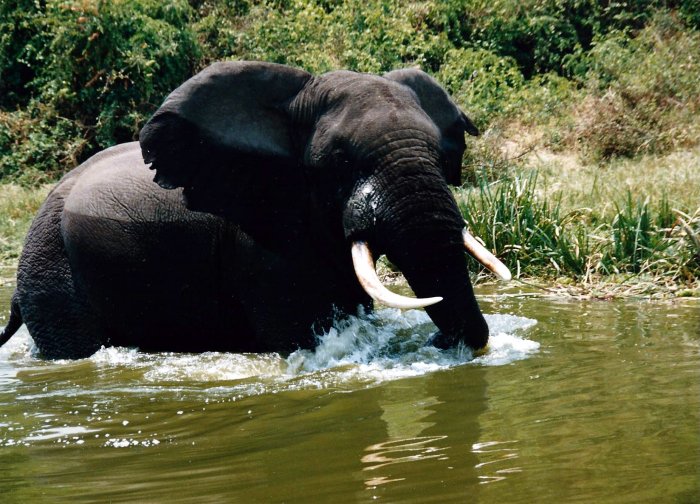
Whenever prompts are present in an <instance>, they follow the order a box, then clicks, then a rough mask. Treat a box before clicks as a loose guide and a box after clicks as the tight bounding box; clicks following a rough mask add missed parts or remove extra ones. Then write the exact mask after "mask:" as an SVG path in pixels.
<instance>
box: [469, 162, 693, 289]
mask: <svg viewBox="0 0 700 504" xmlns="http://www.w3.org/2000/svg"><path fill="white" fill-rule="evenodd" d="M698 159H700V155H699V153H698V152H697V151H695V152H693V153H678V154H675V155H672V156H666V157H664V158H658V157H657V158H650V157H646V158H641V159H639V160H637V161H630V160H628V161H624V162H616V163H611V164H609V165H603V166H596V167H589V166H580V165H578V163H576V162H572V161H571V159H569V160H568V161H566V162H562V161H559V162H557V163H555V162H553V161H552V160H548V161H546V162H541V163H539V168H534V167H533V166H532V165H533V163H532V161H531V162H530V163H529V165H530V168H523V167H522V166H521V167H519V168H516V169H513V170H511V174H510V176H508V177H506V178H504V179H501V180H499V181H496V182H492V181H489V180H488V179H487V178H482V179H479V180H478V184H477V186H476V187H472V188H467V189H460V190H457V191H456V197H457V200H458V203H459V204H460V207H461V209H462V211H463V213H464V215H465V219H466V220H467V222H468V223H469V226H470V228H471V229H472V231H473V232H474V233H475V234H476V235H478V236H480V237H481V238H482V239H483V241H484V242H485V244H486V246H487V247H489V248H490V249H492V250H494V251H495V252H496V253H497V254H498V256H499V257H500V258H501V259H502V260H503V261H504V262H505V263H506V265H508V267H509V268H511V270H512V271H513V273H514V274H515V275H516V277H519V278H533V277H536V278H548V279H550V280H558V279H562V278H568V279H570V280H573V281H576V282H579V283H582V284H591V283H594V282H601V281H603V279H610V278H613V277H614V278H615V279H616V282H618V283H620V282H628V281H630V280H631V279H635V280H640V281H642V280H643V281H645V282H652V283H657V284H659V285H671V284H672V285H674V286H676V287H677V286H687V287H690V288H691V289H697V288H698V283H699V282H700V194H699V192H700V174H698V171H699V170H697V169H695V170H693V169H692V167H693V165H695V166H697V160H698ZM535 165H536V163H535Z"/></svg>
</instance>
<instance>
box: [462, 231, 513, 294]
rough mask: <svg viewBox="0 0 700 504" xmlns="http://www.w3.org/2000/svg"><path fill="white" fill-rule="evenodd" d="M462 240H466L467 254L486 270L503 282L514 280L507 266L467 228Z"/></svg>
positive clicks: (463, 232)
mask: <svg viewBox="0 0 700 504" xmlns="http://www.w3.org/2000/svg"><path fill="white" fill-rule="evenodd" d="M462 239H463V240H464V248H465V249H467V252H469V253H470V254H471V255H472V256H473V257H474V259H476V260H477V261H479V262H480V263H481V264H483V265H484V266H485V267H486V269H488V270H489V271H492V272H493V273H494V274H495V275H496V276H498V277H499V278H501V280H505V281H506V282H508V281H510V279H511V278H513V276H512V275H511V274H510V270H509V269H508V268H507V267H506V265H505V264H503V263H502V262H501V261H500V260H499V259H498V258H497V257H496V256H495V255H493V254H492V253H491V252H489V251H488V250H487V249H486V247H484V246H483V245H482V244H481V243H479V241H478V240H477V239H476V238H474V236H473V235H472V234H471V233H470V232H469V231H467V228H466V227H465V228H464V229H462Z"/></svg>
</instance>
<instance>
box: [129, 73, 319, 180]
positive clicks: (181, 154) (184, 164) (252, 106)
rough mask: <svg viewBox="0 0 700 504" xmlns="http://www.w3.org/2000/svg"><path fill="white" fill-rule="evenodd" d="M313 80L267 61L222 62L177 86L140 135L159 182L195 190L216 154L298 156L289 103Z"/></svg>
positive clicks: (250, 160) (249, 159) (251, 162)
mask: <svg viewBox="0 0 700 504" xmlns="http://www.w3.org/2000/svg"><path fill="white" fill-rule="evenodd" d="M309 79H311V75H310V74H309V73H307V72H304V71H303V70H298V69H294V68H290V67H287V66H284V65H277V64H273V63H263V62H222V63H215V64H213V65H211V66H210V67H208V68H206V69H205V70H203V71H202V72H200V73H199V74H197V75H195V76H194V77H192V78H191V79H189V80H188V81H186V82H185V83H184V84H182V85H181V86H180V87H179V88H177V89H176V90H175V91H173V92H172V93H171V94H170V95H169V96H168V97H167V98H166V100H165V102H164V103H163V105H162V106H161V107H160V108H159V109H158V110H157V111H156V113H155V114H154V115H153V117H152V118H151V119H150V120H149V121H148V123H146V125H145V126H144V127H143V129H142V130H141V133H140V135H139V142H140V144H141V151H142V154H143V158H144V161H145V162H146V163H151V168H152V169H155V170H156V177H155V181H156V182H157V183H158V184H159V185H161V186H162V187H165V188H168V189H173V188H176V187H188V186H189V185H191V184H192V182H193V180H194V179H195V178H196V177H197V173H196V171H197V170H202V169H204V168H203V165H204V164H205V163H207V162H208V161H209V160H210V159H211V158H212V156H213V155H214V153H224V152H225V153H227V155H229V156H231V159H246V160H247V162H248V164H249V165H255V164H256V159H260V160H262V159H263V158H268V159H269V158H276V159H280V158H282V160H284V159H290V158H292V157H293V156H294V153H293V147H292V138H291V124H290V123H291V120H290V118H289V116H288V114H287V112H286V105H287V104H288V103H289V102H290V101H291V100H292V99H293V98H294V97H295V96H296V94H297V93H298V92H299V91H300V90H301V89H302V88H303V87H304V85H305V84H306V83H307V82H308V81H309Z"/></svg>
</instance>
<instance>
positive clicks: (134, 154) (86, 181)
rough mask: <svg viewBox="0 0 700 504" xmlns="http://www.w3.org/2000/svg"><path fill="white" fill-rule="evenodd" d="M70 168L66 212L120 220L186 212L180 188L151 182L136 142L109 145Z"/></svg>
mask: <svg viewBox="0 0 700 504" xmlns="http://www.w3.org/2000/svg"><path fill="white" fill-rule="evenodd" d="M74 172H76V174H75V176H74V180H71V179H70V177H71V175H72V174H73V172H71V173H69V174H68V176H67V177H66V180H65V182H72V187H71V188H70V192H69V193H68V194H67V195H66V197H65V206H64V209H65V212H67V213H69V214H72V215H78V216H85V217H90V218H105V219H110V220H120V221H124V222H133V221H144V222H148V221H158V222H162V221H165V220H181V219H183V218H184V216H185V215H186V214H187V210H186V208H185V206H184V204H183V203H182V191H181V190H180V189H177V190H165V189H162V188H161V187H160V186H158V184H156V183H155V182H153V172H152V171H151V170H149V169H148V166H147V165H146V164H145V163H144V162H143V158H142V157H141V149H140V147H139V144H138V142H131V143H126V144H121V145H116V146H114V147H110V148H109V149H106V150H104V151H102V152H100V153H98V154H96V155H94V156H93V157H91V158H90V159H88V160H87V161H85V163H83V164H82V165H81V166H80V167H78V168H76V170H74ZM63 183H64V181H62V182H61V184H63Z"/></svg>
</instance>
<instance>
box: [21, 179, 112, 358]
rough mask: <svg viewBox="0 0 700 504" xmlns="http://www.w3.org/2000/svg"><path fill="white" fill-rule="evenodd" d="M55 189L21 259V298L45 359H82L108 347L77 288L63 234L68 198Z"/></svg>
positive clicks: (38, 217)
mask: <svg viewBox="0 0 700 504" xmlns="http://www.w3.org/2000/svg"><path fill="white" fill-rule="evenodd" d="M61 192H62V191H60V188H58V190H56V191H54V193H52V194H51V195H50V196H49V198H48V199H47V201H46V202H45V203H44V206H43V207H42V209H41V210H40V212H39V214H38V215H37V217H36V218H35V220H34V222H33V223H32V226H31V229H30V231H29V234H28V235H27V241H26V245H25V248H24V251H23V253H22V257H21V258H20V264H19V270H18V281H17V298H18V303H19V306H20V309H21V313H22V318H23V319H24V321H25V323H26V324H27V328H28V329H29V333H30V334H31V335H32V338H33V339H34V342H35V343H36V345H37V347H38V348H39V351H40V352H41V355H42V356H43V357H47V358H52V359H60V358H81V357H87V356H89V355H91V354H93V353H94V352H95V351H96V350H98V349H99V348H100V346H101V345H102V338H101V336H100V331H99V329H98V327H97V324H96V318H95V314H94V313H93V311H92V310H91V309H90V307H89V305H88V303H87V301H86V298H85V296H83V295H82V294H81V293H80V290H79V288H77V287H76V285H75V284H74V277H73V274H72V271H71V268H70V265H69V262H68V257H67V256H66V252H65V247H64V243H63V238H62V234H61V214H62V209H63V198H62V196H61Z"/></svg>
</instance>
